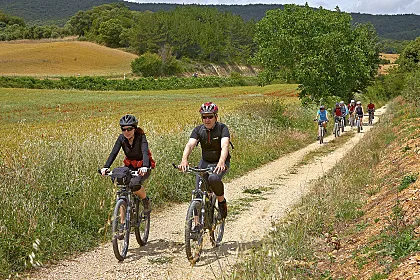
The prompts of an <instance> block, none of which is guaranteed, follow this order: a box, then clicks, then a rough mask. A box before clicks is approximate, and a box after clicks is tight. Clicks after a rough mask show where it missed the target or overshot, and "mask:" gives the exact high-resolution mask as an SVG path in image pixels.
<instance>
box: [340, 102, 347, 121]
mask: <svg viewBox="0 0 420 280" xmlns="http://www.w3.org/2000/svg"><path fill="white" fill-rule="evenodd" d="M340 109H341V116H342V117H343V118H344V126H346V116H347V115H348V113H349V111H348V110H347V106H346V104H344V101H340Z"/></svg>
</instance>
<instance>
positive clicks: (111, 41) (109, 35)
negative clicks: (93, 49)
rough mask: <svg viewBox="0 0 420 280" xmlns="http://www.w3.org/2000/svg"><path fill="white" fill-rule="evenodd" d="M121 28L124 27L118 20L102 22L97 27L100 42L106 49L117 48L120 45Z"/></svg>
mask: <svg viewBox="0 0 420 280" xmlns="http://www.w3.org/2000/svg"><path fill="white" fill-rule="evenodd" d="M123 28H124V27H123V26H122V23H121V21H120V20H119V19H118V18H113V19H110V20H107V21H104V22H102V23H101V25H100V26H99V34H100V36H101V41H102V42H103V43H104V44H105V45H106V46H108V47H114V48H115V47H118V46H119V45H120V35H121V33H122V30H123Z"/></svg>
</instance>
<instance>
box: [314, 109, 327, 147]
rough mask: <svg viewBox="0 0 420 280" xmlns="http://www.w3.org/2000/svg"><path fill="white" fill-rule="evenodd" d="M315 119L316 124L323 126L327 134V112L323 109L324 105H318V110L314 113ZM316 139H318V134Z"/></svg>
mask: <svg viewBox="0 0 420 280" xmlns="http://www.w3.org/2000/svg"><path fill="white" fill-rule="evenodd" d="M315 120H316V121H317V122H318V126H320V125H321V124H322V125H323V126H324V130H325V134H327V122H328V113H327V110H325V107H324V105H321V106H319V110H318V112H317V113H316V118H315ZM317 140H319V136H318V138H317Z"/></svg>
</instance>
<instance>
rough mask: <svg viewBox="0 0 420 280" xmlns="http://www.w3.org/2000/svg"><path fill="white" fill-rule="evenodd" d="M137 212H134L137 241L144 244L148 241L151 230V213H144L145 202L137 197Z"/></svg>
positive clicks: (141, 244)
mask: <svg viewBox="0 0 420 280" xmlns="http://www.w3.org/2000/svg"><path fill="white" fill-rule="evenodd" d="M135 207H136V209H135V211H136V212H135V214H134V233H135V234H136V240H137V243H139V245H140V246H143V245H145V244H146V243H147V239H148V238H149V231H150V215H145V214H144V213H143V204H141V203H140V199H139V198H137V197H136V198H135Z"/></svg>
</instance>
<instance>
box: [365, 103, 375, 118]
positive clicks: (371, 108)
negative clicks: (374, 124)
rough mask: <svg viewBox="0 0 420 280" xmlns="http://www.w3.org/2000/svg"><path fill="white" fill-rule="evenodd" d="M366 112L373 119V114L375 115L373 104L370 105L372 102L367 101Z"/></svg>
mask: <svg viewBox="0 0 420 280" xmlns="http://www.w3.org/2000/svg"><path fill="white" fill-rule="evenodd" d="M367 110H368V113H369V115H370V114H372V119H374V118H375V117H374V113H375V104H373V103H372V101H369V104H368V105H367Z"/></svg>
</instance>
